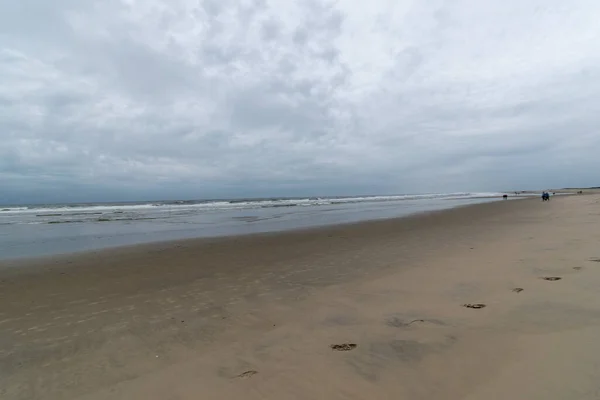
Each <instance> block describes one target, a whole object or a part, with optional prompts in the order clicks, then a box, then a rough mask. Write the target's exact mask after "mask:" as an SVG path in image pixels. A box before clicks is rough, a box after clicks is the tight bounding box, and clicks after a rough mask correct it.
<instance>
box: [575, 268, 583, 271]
mask: <svg viewBox="0 0 600 400" xmlns="http://www.w3.org/2000/svg"><path fill="white" fill-rule="evenodd" d="M573 269H574V270H575V271H581V270H582V269H583V267H573Z"/></svg>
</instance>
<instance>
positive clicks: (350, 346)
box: [329, 343, 358, 351]
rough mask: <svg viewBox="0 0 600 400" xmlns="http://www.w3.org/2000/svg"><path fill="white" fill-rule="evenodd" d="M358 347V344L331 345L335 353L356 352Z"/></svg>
mask: <svg viewBox="0 0 600 400" xmlns="http://www.w3.org/2000/svg"><path fill="white" fill-rule="evenodd" d="M357 346H358V345H357V344H356V343H342V344H331V345H329V347H331V350H335V351H350V350H354V349H355V348H356V347H357Z"/></svg>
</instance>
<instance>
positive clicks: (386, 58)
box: [0, 0, 600, 202]
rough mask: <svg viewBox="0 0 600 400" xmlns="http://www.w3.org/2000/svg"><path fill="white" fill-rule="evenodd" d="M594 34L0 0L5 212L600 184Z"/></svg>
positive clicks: (476, 16) (159, 5)
mask: <svg viewBox="0 0 600 400" xmlns="http://www.w3.org/2000/svg"><path fill="white" fill-rule="evenodd" d="M599 19H600V5H598V4H597V3H596V2H594V1H592V0H589V1H585V0H580V1H575V2H571V3H569V4H568V5H567V3H564V2H560V1H558V0H552V1H548V0H544V1H542V0H532V1H528V2H522V1H516V0H509V1H491V2H473V1H470V0H455V1H444V0H436V1H428V2H417V1H409V0H406V1H400V2H389V1H385V0H375V1H371V2H369V3H368V4H365V3H364V2H357V1H353V0H342V1H339V0H338V1H333V0H331V1H330V0H311V1H306V2H287V3H286V2H278V1H274V0H271V1H269V0H263V1H252V0H246V1H238V0H220V1H213V0H211V1H208V0H205V1H200V0H197V1H189V0H173V1H164V0H147V1H146V0H145V1H126V0H103V1H100V0H96V1H86V2H81V1H73V0H56V1H53V2H52V5H51V6H50V5H49V3H48V2H47V1H42V0H23V1H19V2H2V3H1V4H0V139H1V140H2V141H1V143H2V144H1V145H0V184H2V187H3V194H2V196H0V201H5V202H7V201H16V200H19V201H31V200H36V199H42V200H43V199H54V200H56V201H59V200H60V201H64V200H69V199H72V198H73V199H74V196H75V197H78V198H77V199H76V200H80V199H85V198H91V197H102V199H109V198H135V197H136V196H138V197H139V196H145V197H153V198H161V197H215V196H216V197H218V196H224V195H227V196H233V195H240V196H249V195H286V194H289V195H293V194H301V193H306V194H329V193H331V194H337V193H340V194H341V193H344V194H350V193H369V192H371V193H378V192H379V193H380V192H388V193H390V192H393V193H402V192H413V193H414V192H431V191H459V190H473V191H475V190H502V189H505V188H506V189H512V188H515V189H518V188H529V187H551V186H577V185H598V184H599V183H598V182H597V181H594V179H597V178H596V176H594V175H595V174H594V172H593V171H597V170H599V169H600V168H599V167H600V161H598V160H599V158H598V157H596V156H595V149H597V148H600V147H599V146H600V135H598V134H597V133H596V132H595V129H596V128H595V127H596V126H597V125H598V118H599V117H598V112H597V110H596V104H597V103H598V100H600V80H599V79H598V76H599V75H600V53H598V52H597V51H596V47H597V42H598V38H599V37H600V25H598V24H597V21H598V20H599ZM15 199H16V200H15Z"/></svg>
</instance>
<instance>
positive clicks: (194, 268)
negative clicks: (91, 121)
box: [0, 195, 600, 400]
mask: <svg viewBox="0 0 600 400" xmlns="http://www.w3.org/2000/svg"><path fill="white" fill-rule="evenodd" d="M599 240H600V196H597V195H587V196H570V197H563V198H553V199H552V200H551V201H550V202H548V203H542V202H540V201H539V200H538V199H534V200H518V201H505V202H498V203H493V204H483V205H476V206H469V207H464V208H460V209H455V210H450V211H444V212H438V213H432V214H427V215H422V216H416V217H411V218H406V219H400V220H387V221H377V222H369V223H360V224H354V225H347V226H340V227H333V228H324V229H318V230H307V231H301V232H292V233H285V234H270V235H256V236H247V237H236V238H225V239H212V240H188V241H183V242H178V243H166V244H159V245H149V246H138V247H133V248H124V249H119V250H111V251H102V252H95V253H90V254H85V255H77V256H69V257H57V258H53V259H44V260H37V261H27V262H19V263H11V264H8V263H4V265H2V266H1V268H2V269H1V270H0V296H1V298H0V301H1V302H0V398H1V399H3V400H4V399H49V400H53V399H61V400H62V399H86V400H92V399H94V400H97V399H132V400H136V399H144V400H152V399H160V400H170V399H242V398H243V399H249V400H252V399H278V400H281V399H411V400H415V399H436V400H437V399H445V400H452V399H469V400H478V399H486V400H494V399H511V400H514V399H528V400H535V399H545V400H548V399H561V400H564V399H598V398H600V361H599V360H600V346H599V345H598V344H597V341H598V338H600V296H599V295H598V292H599V289H600V262H595V261H592V260H593V259H595V258H600V247H599V246H598V243H599ZM553 276H556V277H560V278H562V279H561V280H557V281H547V280H544V279H541V278H542V277H553ZM516 288H522V289H523V290H522V291H514V289H516ZM468 303H471V304H477V303H482V304H485V305H486V307H485V308H480V309H473V308H466V307H463V306H462V305H463V304H468ZM344 343H349V344H356V347H353V346H348V347H349V348H350V349H349V350H348V351H336V350H332V349H331V348H330V345H332V344H344Z"/></svg>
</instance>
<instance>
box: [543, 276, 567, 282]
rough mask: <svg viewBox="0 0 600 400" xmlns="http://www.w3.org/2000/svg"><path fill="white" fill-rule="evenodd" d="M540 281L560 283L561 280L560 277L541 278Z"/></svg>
mask: <svg viewBox="0 0 600 400" xmlns="http://www.w3.org/2000/svg"><path fill="white" fill-rule="evenodd" d="M542 279H543V280H545V281H550V282H554V281H560V280H561V279H562V278H561V277H560V276H543V277H542Z"/></svg>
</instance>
